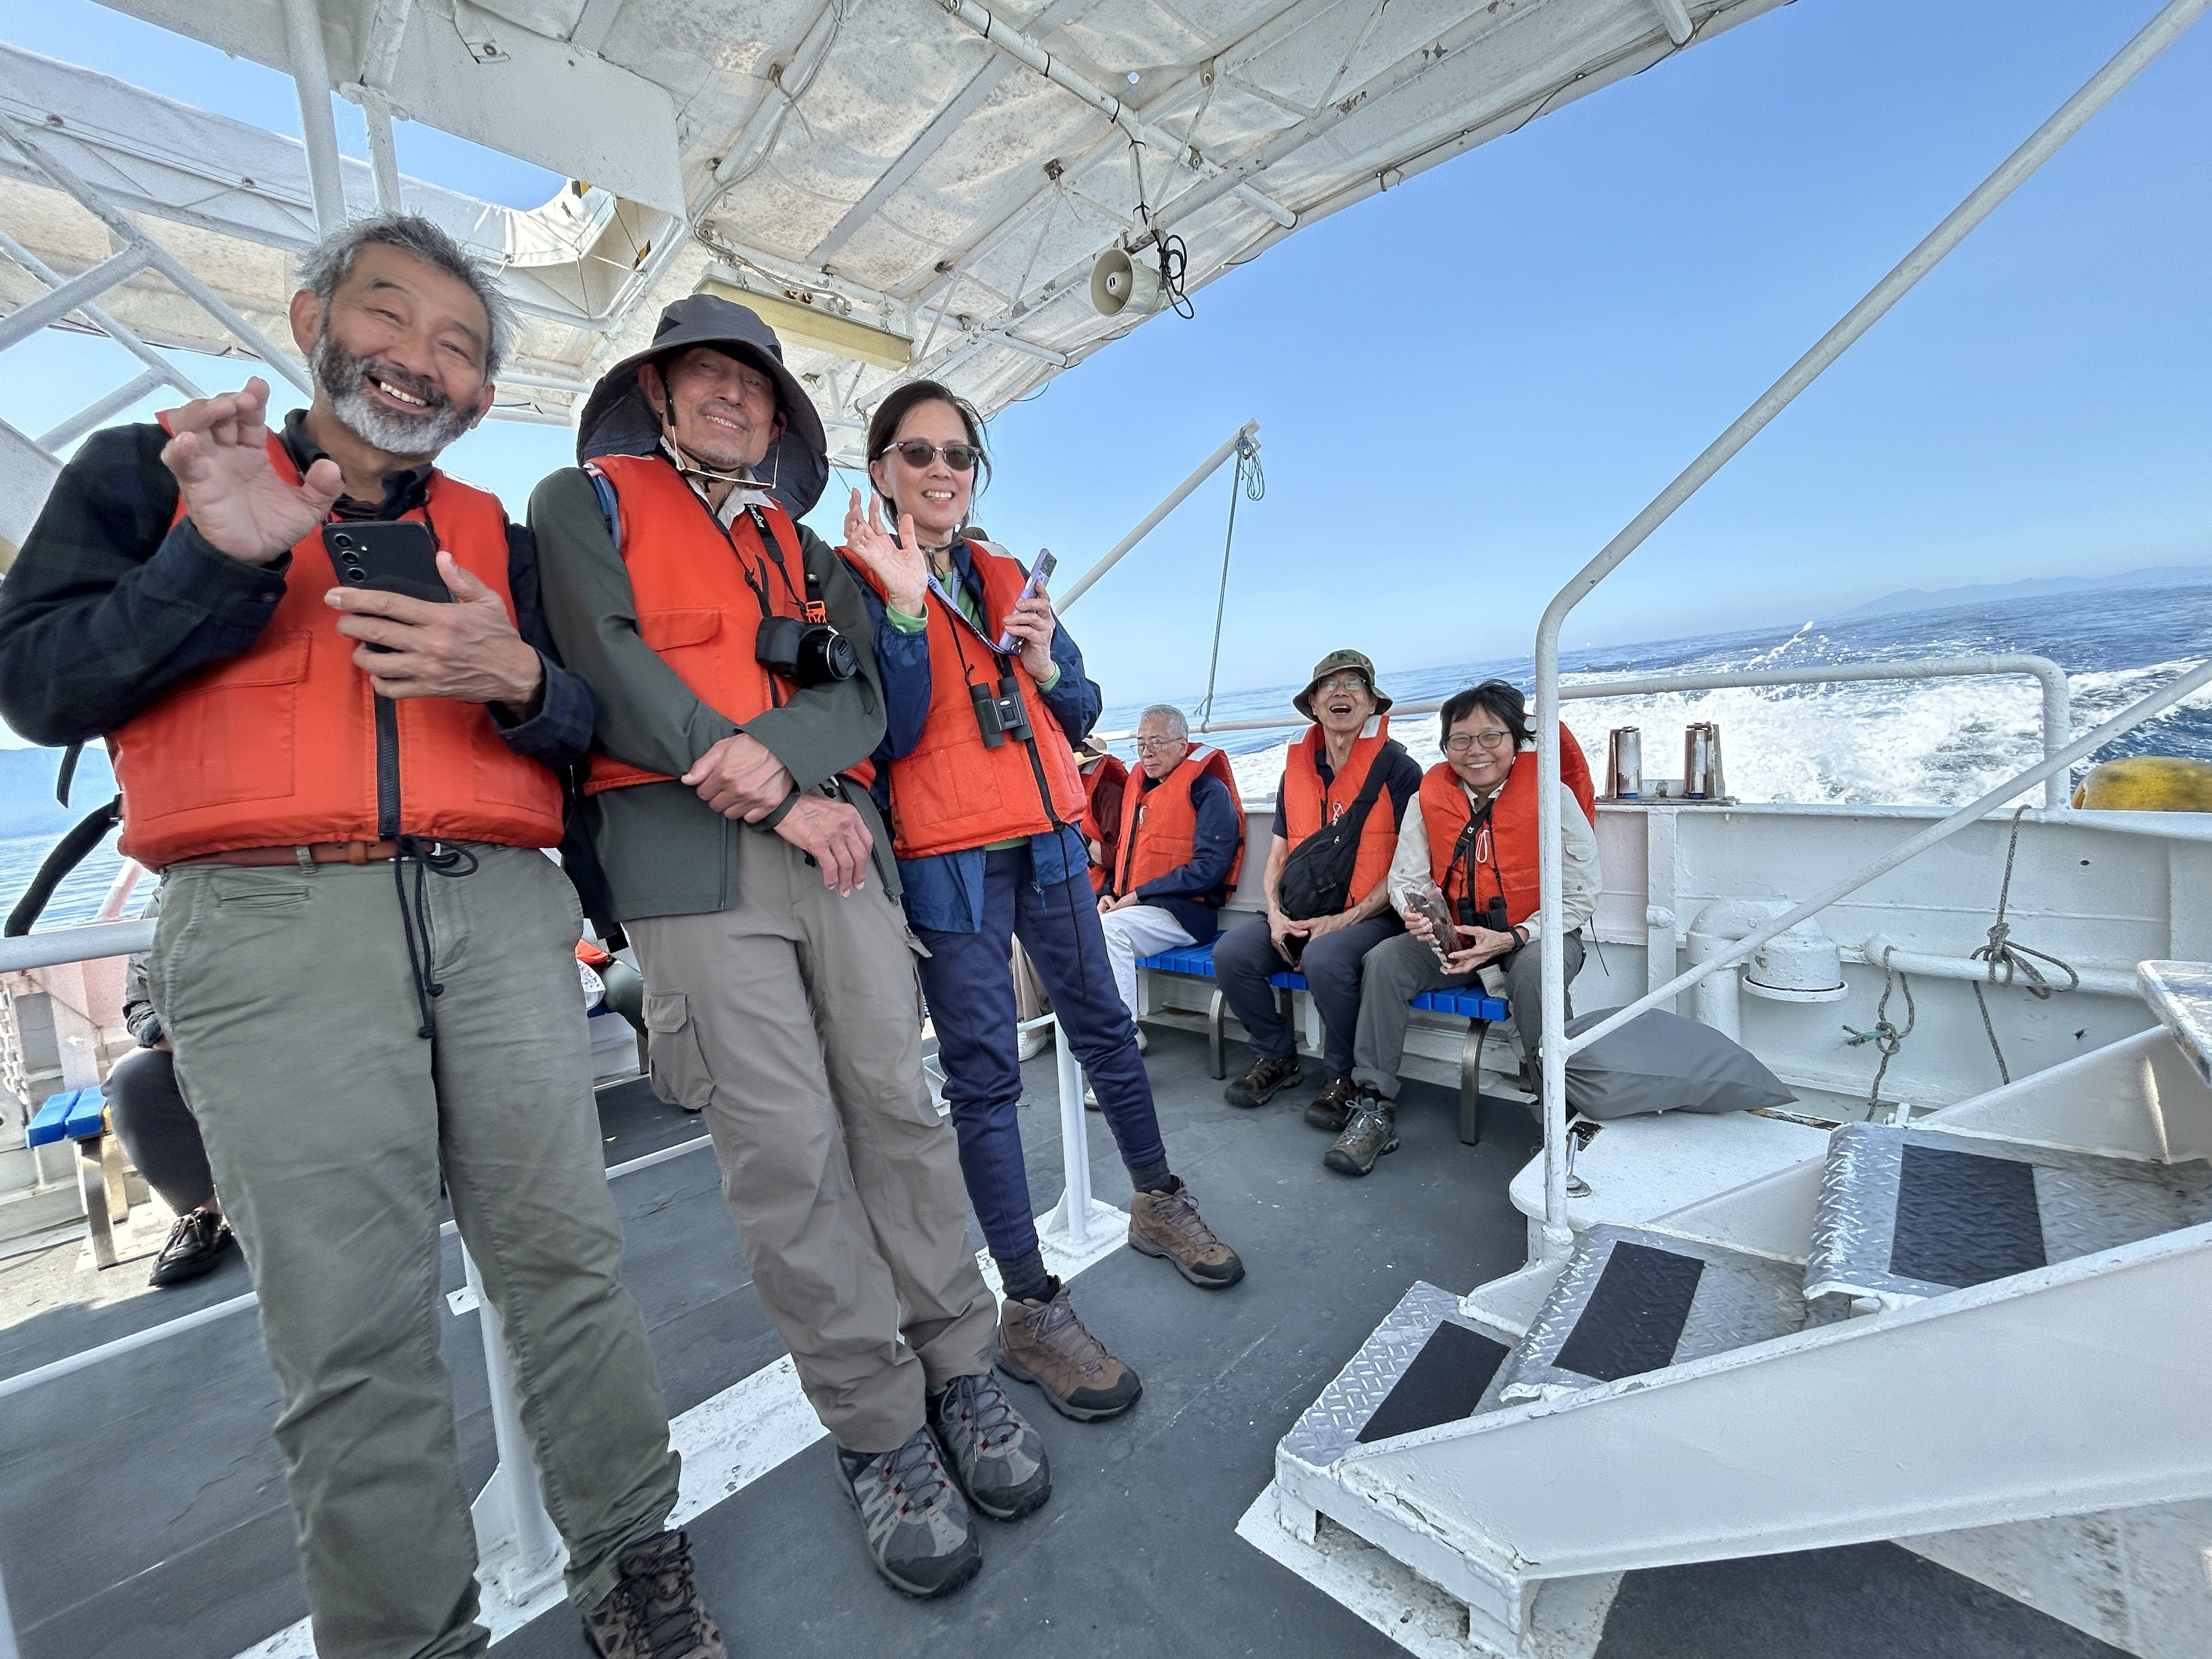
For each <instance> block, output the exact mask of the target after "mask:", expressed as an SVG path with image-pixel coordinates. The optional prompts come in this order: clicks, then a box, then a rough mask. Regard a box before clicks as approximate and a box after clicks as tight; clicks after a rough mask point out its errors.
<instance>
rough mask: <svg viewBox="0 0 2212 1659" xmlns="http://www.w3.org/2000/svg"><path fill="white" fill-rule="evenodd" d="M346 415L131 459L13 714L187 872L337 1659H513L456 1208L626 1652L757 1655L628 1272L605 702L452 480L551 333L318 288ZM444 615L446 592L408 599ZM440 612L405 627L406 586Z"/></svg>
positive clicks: (214, 1049) (243, 1226)
mask: <svg viewBox="0 0 2212 1659" xmlns="http://www.w3.org/2000/svg"><path fill="white" fill-rule="evenodd" d="M290 320H291V325H292V332H293V337H294V339H295V341H296V342H297V343H298V345H299V347H300V349H301V352H302V353H303V354H304V355H305V356H307V360H308V362H309V364H310V366H311V368H313V376H314V401H313V404H312V406H310V407H309V408H307V409H306V410H301V411H298V412H296V413H295V414H294V415H293V416H290V417H289V419H288V420H287V421H286V422H284V424H283V428H281V430H276V431H272V430H270V428H269V427H268V426H267V425H266V424H265V417H266V411H267V403H268V387H267V386H266V385H265V384H264V382H262V381H261V380H249V381H248V382H247V383H246V386H245V388H244V389H243V390H242V391H240V392H234V393H231V394H228V395H226V396H222V397H216V398H202V399H199V400H197V401H195V402H193V403H191V404H187V405H185V407H184V408H182V409H178V410H170V411H168V412H167V414H166V415H165V416H163V417H162V419H161V422H160V424H159V425H146V426H126V427H121V428H112V429H110V430H108V431H105V432H101V433H99V434H96V435H94V437H93V438H92V439H90V440H89V441H88V442H87V443H86V444H85V446H84V447H83V448H82V450H81V451H80V452H79V453H78V454H77V455H76V457H75V458H74V459H72V460H71V461H70V464H69V465H68V466H67V467H65V468H64V471H63V472H62V474H61V476H60V477H59V478H58V480H57V482H56V484H55V488H54V490H53V493H52V496H51V497H50V498H49V501H48V502H47V505H46V508H45V510H44V512H43V513H41V515H40V520H39V521H38V523H37V525H36V526H34V527H33V530H32V532H31V533H30V535H29V537H28V538H27V539H26V541H25V543H24V545H23V550H22V553H21V556H20V558H19V559H18V560H17V562H16V563H15V566H14V568H12V569H11V570H10V571H9V574H8V576H7V579H6V581H5V584H4V585H0V714H4V715H5V717H6V718H7V720H9V724H11V725H12V726H15V729H16V730H17V731H18V732H21V733H22V734H23V735H24V736H26V737H28V738H32V739H33V741H37V742H42V743H51V744H64V743H81V742H83V741H85V740H87V739H88V738H94V737H105V738H106V740H107V743H108V745H109V748H110V750H111V752H112V757H113V760H114V766H115V773H116V776H117V779H118V782H119V783H120V784H121V785H122V789H123V824H124V833H123V840H122V848H123V850H124V851H125V853H126V854H130V855H131V856H133V857H135V858H137V859H138V860H140V861H141V862H142V863H143V864H145V865H147V866H149V868H152V869H155V870H159V871H161V874H162V902H161V916H160V920H159V922H158V924H157V927H156V932H155V942H154V949H153V951H152V954H151V957H150V959H149V964H148V969H149V989H150V990H151V992H152V995H153V999H154V1001H155V1006H158V1007H159V1008H160V1009H161V1014H162V1019H163V1023H164V1025H165V1027H166V1029H167V1035H168V1036H169V1039H170V1041H171V1042H172V1044H173V1048H174V1052H175V1056H176V1067H177V1076H178V1079H179V1084H180V1085H182V1086H183V1088H184V1089H185V1092H186V1094H187V1095H188V1096H189V1097H190V1098H191V1101H192V1103H193V1107H194V1110H195V1113H196V1115H197V1117H198V1118H199V1121H200V1125H201V1127H202V1130H203V1132H204V1135H205V1139H206V1141H207V1147H208V1153H209V1158H210V1163H211V1164H212V1166H213V1169H214V1174H215V1183H216V1191H217V1192H218V1194H220V1196H221V1199H222V1206H223V1211H224V1213H225V1214H226V1215H227V1216H228V1218H229V1220H230V1222H231V1224H232V1225H233V1227H234V1229H235V1230H236V1231H237V1234H238V1237H239V1239H240V1243H242V1245H243V1246H244V1249H245V1251H246V1261H247V1263H248V1266H249V1267H251V1268H252V1274H253V1280H254V1286H255V1289H256V1291H258V1295H259V1299H260V1311H261V1328H262V1334H263V1337H264V1341H265V1344H266V1346H267V1348H268V1352H269V1357H270V1361H271V1363H272V1364H273V1365H274V1366H275V1368H276V1373H277V1376H278V1378H279V1380H280V1382H281V1383H282V1385H283V1399H284V1409H283V1414H282V1415H281V1416H280V1418H279V1419H278V1421H277V1425H276V1437H277V1440H278V1443H279V1445H280V1447H281V1449H282V1450H283V1455H284V1460H285V1464H286V1473H287V1475H288V1478H289V1484H290V1487H291V1492H292V1499H293V1506H294V1510H295V1515H296V1517H297V1521H298V1525H299V1538H300V1547H301V1564H302V1566H303V1568H304V1570H305V1576H306V1580H307V1600H308V1604H309V1607H310V1610H311V1612H312V1614H313V1624H314V1637H315V1643H316V1647H317V1650H318V1651H319V1653H320V1654H322V1655H323V1656H325V1659H339V1656H346V1659H372V1656H373V1659H384V1656H394V1655H402V1654H404V1655H409V1656H414V1659H453V1656H473V1655H480V1654H482V1653H483V1652H484V1651H485V1650H487V1648H488V1647H489V1632H487V1631H486V1630H485V1628H484V1627H483V1626H482V1625H481V1624H479V1623H477V1620H476V1616H475V1615H476V1611H477V1585H476V1582H475V1565H476V1541H475V1534H474V1530H473V1528H472V1526H471V1520H470V1514H469V1502H468V1493H467V1491H466V1489H465V1486H463V1484H462V1480H461V1470H460V1467H459V1459H458V1455H457V1449H456V1446H455V1442H454V1425H453V1386H452V1381H451V1379H450V1377H449V1376H447V1372H446V1370H445V1367H444V1366H443V1364H441V1362H440V1360H439V1358H438V1347H439V1342H438V1338H439V1321H440V1317H441V1314H440V1309H439V1305H438V1290H439V1281H440V1259H441V1249H440V1237H439V1208H440V1200H441V1188H442V1190H443V1193H444V1194H445V1195H447V1196H449V1197H450V1199H451V1201H452V1205H453V1217H454V1219H455V1221H456V1222H457V1223H458V1224H459V1230H460V1233H461V1237H462V1239H463V1241H464V1242H465V1243H466V1244H467V1245H468V1247H469V1250H470V1253H471V1255H472V1256H473V1257H474V1258H475V1260H476V1261H477V1264H478V1265H479V1267H481V1269H482V1271H483V1279H484V1284H485V1288H486V1290H487V1291H488V1293H489V1297H490V1298H491V1301H492V1303H493V1304H494V1305H495V1307H496V1308H497V1309H498V1310H499V1313H500V1316H501V1324H502V1326H503V1327H504V1329H505V1331H506V1334H507V1344H508V1349H509V1352H510V1353H511V1355H512V1357H513V1364H514V1370H515V1376H516V1378H517V1381H518V1383H519V1385H520V1389H521V1392H522V1395H523V1397H524V1407H523V1420H524V1422H525V1423H526V1425H528V1427H529V1429H530V1431H531V1436H532V1449H533V1451H534V1453H535V1455H536V1461H537V1464H538V1470H539V1472H540V1477H541V1480H542V1483H543V1487H544V1496H545V1499H546V1505H547V1508H548V1510H550V1513H551V1515H552V1516H553V1519H554V1522H555V1524H556V1526H557V1527H558V1528H560V1531H561V1533H562V1538H563V1540H564V1541H565V1542H566V1543H567V1545H568V1592H569V1595H570V1598H571V1599H572V1601H574V1602H576V1603H577V1604H578V1605H579V1606H580V1607H581V1608H582V1609H583V1610H584V1619H585V1626H586V1632H587V1633H588V1635H589V1637H590V1639H591V1640H592V1644H594V1646H595V1647H596V1648H597V1649H598V1650H599V1652H600V1653H601V1654H603V1655H608V1656H614V1655H621V1656H624V1659H629V1656H634V1655H643V1654H647V1653H650V1654H653V1655H654V1656H658V1659H720V1656H721V1655H722V1653H723V1645H722V1643H721V1640H720V1636H719V1634H718V1633H717V1632H715V1629H714V1623H713V1621H712V1620H710V1619H709V1618H708V1616H707V1613H706V1612H705V1610H704V1608H703V1607H702V1606H701V1605H700V1603H699V1600H698V1595H697V1592H696V1589H695V1588H694V1587H693V1585H692V1582H691V1571H690V1557H689V1553H688V1550H687V1547H686V1545H685V1541H684V1536H683V1534H680V1533H675V1532H669V1531H667V1530H665V1527H666V1522H667V1517H668V1515H669V1512H670V1510H671V1508H672V1507H673V1505H674V1503H675V1500H676V1497H677V1458H676V1455H675V1453H674V1451H673V1450H672V1449H671V1446H670V1444H669V1439H668V1424H667V1418H666V1414H665V1408H664V1406H663V1404H662V1400H661V1395H660V1389H659V1382H658V1379H657V1378H656V1376H655V1375H654V1371H653V1360H652V1356H651V1354H650V1352H649V1351H648V1350H647V1346H646V1338H645V1329H644V1322H643V1321H642V1319H641V1316H640V1315H639V1313H638V1310H637V1308H636V1306H635V1304H634V1303H633V1302H632V1301H631V1300H630V1298H629V1295H628V1293H627V1292H626V1291H623V1288H622V1285H621V1282H620V1278H619V1268H620V1265H621V1257H622V1231H621V1226H620V1223H619V1221H618V1219H617V1216H616V1213H615V1209H614V1205H613V1202H612V1200H611V1197H610V1196H609V1194H608V1192H607V1188H606V1182H605V1169H604V1161H603V1155H602V1151H601V1140H600V1134H599V1121H598V1117H597V1115H596V1113H595V1111H594V1109H593V1104H592V1091H591V1075H592V1073H591V1068H590V1064H589V1056H588V1053H587V1050H588V1046H589V1039H588V1038H587V1036H586V1032H585V1027H584V1010H583V1006H582V1003H581V1000H580V997H579V995H578V987H577V981H576V977H575V964H574V957H573V954H572V952H573V948H574V945H575V942H576V940H577V939H578V937H579V936H580V932H581V926H582V919H581V915H580V911H579V908H578V906H577V902H576V899H575V896H574V892H573V891H572V890H571V889H570V887H569V885H568V882H567V881H566V880H565V879H564V878H563V877H562V873H561V872H560V871H559V870H558V869H556V867H555V866H554V865H553V863H552V862H551V861H550V860H548V859H547V858H546V857H545V856H544V854H543V852H542V851H541V850H540V849H542V848H548V847H551V846H554V845H556V844H557V843H558V842H560V840H561V838H562V816H563V813H562V786H561V782H560V780H559V778H558V776H557V775H556V771H555V769H556V768H558V767H561V766H564V765H568V764H570V763H574V761H575V760H577V759H578V758H580V757H581V756H582V754H583V753H584V751H585V750H586V746H587V745H588V744H589V741H590V737H591V731H592V721H593V718H594V712H595V711H594V706H593V703H592V697H591V694H590V693H589V691H588V690H586V689H585V687H584V685H583V684H582V683H581V682H580V681H579V680H578V679H576V678H574V676H572V675H570V674H568V673H567V672H565V671H563V670H562V668H560V667H559V666H558V665H556V663H555V662H554V660H553V659H552V657H551V647H550V641H549V640H548V639H547V637H546V635H545V632H544V624H543V622H542V621H541V620H540V617H539V616H538V596H537V570H536V562H535V554H534V550H533V549H532V544H531V542H530V540H529V538H528V536H527V533H526V532H520V531H518V530H516V529H514V528H513V526H510V525H508V523H507V517H506V514H505V513H504V512H503V511H502V510H501V507H500V503H499V501H497V499H496V498H495V497H493V496H491V495H488V494H486V493H485V492H483V491H482V490H479V489H474V488H472V487H471V486H469V485H467V484H465V483H460V482H459V480H457V479H454V478H452V477H448V476H447V475H446V474H444V473H442V472H441V471H438V470H437V467H436V465H435V460H436V457H437V455H438V453H439V452H440V451H441V450H442V449H444V448H445V447H447V445H448V444H449V443H451V442H452V441H453V440H454V439H456V438H458V437H459V436H460V435H461V434H463V433H464V432H465V431H467V430H468V429H469V428H471V427H473V426H474V425H475V424H476V423H477V422H478V421H479V420H480V419H482V418H483V415H484V414H485V412H486V411H487V410H489V408H490V406H491V402H492V397H493V383H494V377H495V374H496V373H497V371H498V367H499V362H500V360H501V356H503V355H504V353H505V351H506V349H507V343H508V340H509V337H510V336H511V333H512V325H511V322H510V320H509V318H508V315H507V309H506V306H505V302H504V301H503V300H502V299H501V295H500V294H499V292H498V290H497V289H496V288H495V286H494V285H493V283H492V281H491V279H490V277H489V275H488V273H486V272H485V271H484V270H483V269H482V268H481V267H480V266H478V265H477V264H475V263H474V262H473V261H472V260H471V258H469V256H468V255H467V254H466V253H465V252H464V251H463V250H462V249H461V248H460V246H459V245H458V244H456V243H455V242H454V241H453V240H452V239H451V238H450V237H448V236H447V235H446V234H445V233H444V232H442V231H441V230H440V229H438V228H437V227H436V226H435V225H433V224H431V223H430V222H428V221H426V220H423V219H420V218H412V217H407V216H386V217H380V218H376V219H370V220H364V221H361V222H356V223H355V224H353V225H351V226H349V228H346V229H345V230H343V231H341V232H339V233H337V234H335V235H333V236H332V237H331V238H329V239H327V240H325V241H324V242H323V243H321V244H320V245H319V246H317V247H315V248H314V249H313V250H311V251H310V252H309V253H308V254H307V258H306V259H305V260H304V262H303V264H302V268H301V289H300V291H299V292H298V293H297V294H296V295H294V297H293V301H292V307H291V317H290ZM409 588H411V589H412V590H413V591H412V592H408V591H404V590H406V589H409ZM395 589H397V590H400V591H393V590H395Z"/></svg>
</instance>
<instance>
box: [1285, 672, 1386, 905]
mask: <svg viewBox="0 0 2212 1659" xmlns="http://www.w3.org/2000/svg"><path fill="white" fill-rule="evenodd" d="M1325 741H1326V738H1325V737H1324V734H1323V733H1322V729H1321V727H1320V726H1312V727H1310V728H1309V729H1308V731H1307V732H1306V734H1305V736H1304V737H1303V738H1299V739H1298V740H1297V742H1296V743H1294V744H1291V752H1290V755H1289V757H1287V758H1286V759H1285V762H1284V764H1283V828H1284V829H1286V830H1288V831H1289V832H1290V844H1291V848H1293V849H1295V848H1297V845H1298V843H1299V842H1303V841H1304V840H1305V839H1306V837H1307V836H1311V835H1313V834H1315V833H1316V831H1318V830H1320V829H1322V828H1323V827H1324V826H1326V825H1328V824H1332V823H1335V822H1336V821H1337V820H1338V819H1339V818H1340V817H1343V816H1344V814H1345V812H1346V810H1347V809H1348V808H1349V807H1350V806H1351V805H1352V802H1353V801H1355V800H1357V799H1359V792H1360V790H1361V789H1363V788H1364V787H1366V783H1367V774H1368V771H1369V769H1370V768H1371V767H1373V765H1374V764H1375V762H1376V757H1378V756H1379V755H1381V754H1382V752H1383V749H1384V747H1385V746H1386V745H1387V744H1389V741H1390V718H1389V715H1387V714H1378V715H1376V717H1375V718H1374V719H1372V720H1369V721H1368V722H1367V725H1366V726H1365V727H1364V729H1363V730H1362V731H1361V732H1360V733H1359V735H1358V737H1357V738H1354V739H1353V740H1352V754H1351V756H1350V757H1349V758H1347V759H1346V762H1345V763H1344V765H1343V767H1342V769H1340V770H1339V771H1338V773H1337V774H1336V775H1335V776H1334V777H1333V778H1331V779H1330V780H1329V781H1328V786H1327V787H1323V786H1322V781H1321V768H1320V767H1319V766H1318V765H1317V764H1316V762H1318V761H1319V760H1320V758H1321V757H1322V753H1323V752H1324V751H1323V748H1322V744H1324V742H1325ZM1397 850H1398V814H1397V811H1396V809H1395V805H1394V804H1393V803H1392V801H1391V799H1390V793H1389V786H1388V785H1385V786H1384V788H1383V793H1381V794H1379V795H1377V796H1376V798H1375V805H1373V806H1371V807H1370V808H1369V809H1368V812H1367V822H1366V823H1364V824H1363V825H1361V826H1360V830H1359V851H1358V854H1357V855H1356V856H1355V857H1354V859H1353V861H1352V892H1351V902H1352V903H1354V904H1357V903H1358V902H1359V901H1360V900H1362V899H1364V898H1365V897H1366V896H1368V895H1369V894H1370V893H1371V892H1373V891H1374V890H1375V884H1376V883H1377V882H1379V881H1381V880H1382V879H1383V878H1384V877H1386V876H1388V875H1389V873H1390V860H1391V859H1392V858H1393V857H1394V856H1395V854H1396V853H1397Z"/></svg>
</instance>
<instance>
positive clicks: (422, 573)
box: [323, 519, 453, 605]
mask: <svg viewBox="0 0 2212 1659" xmlns="http://www.w3.org/2000/svg"><path fill="white" fill-rule="evenodd" d="M323 550H324V551H325V553H327V554H329V555H330V556H331V569H333V570H335V571H336V572H337V578H338V581H339V583H340V585H341V586H346V587H366V588H372V589H374V590H376V591H378V592H386V593H404V594H405V595H406V596H407V597H408V598H409V599H428V601H430V602H431V603H432V604H434V605H446V604H449V603H451V602H452V600H453V593H452V592H451V591H450V590H448V589H447V586H446V580H445V578H444V577H442V576H441V575H440V574H438V545H437V544H436V543H435V542H434V541H433V540H431V538H430V528H429V526H428V525H425V524H421V523H418V522H417V521H416V520H413V519H352V520H346V521H345V522H343V523H340V524H326V525H325V526H323Z"/></svg>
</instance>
